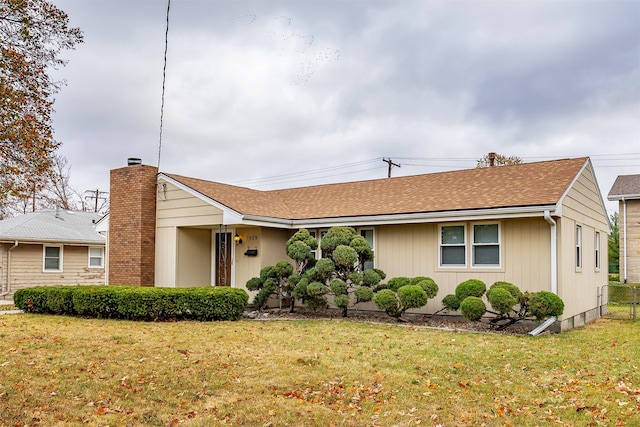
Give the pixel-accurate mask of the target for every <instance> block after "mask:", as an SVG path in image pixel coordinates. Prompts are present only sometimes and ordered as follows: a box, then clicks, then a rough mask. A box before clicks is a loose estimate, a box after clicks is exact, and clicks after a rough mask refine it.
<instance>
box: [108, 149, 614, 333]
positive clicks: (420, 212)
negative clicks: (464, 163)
mask: <svg viewBox="0 0 640 427" xmlns="http://www.w3.org/2000/svg"><path fill="white" fill-rule="evenodd" d="M110 194H111V209H110V218H109V260H110V261H109V270H110V272H109V283H110V284H134V285H142V286H154V285H155V286H165V287H188V286H211V285H226V286H233V287H239V288H245V284H246V282H247V281H248V280H249V279H250V278H251V277H254V276H257V275H258V274H259V272H260V269H261V268H262V267H265V266H267V265H273V264H274V263H276V262H277V261H279V260H282V259H287V256H286V253H285V242H286V241H287V239H288V238H289V237H290V236H291V235H292V234H293V233H295V231H297V230H298V229H301V228H306V229H308V230H310V231H311V232H312V233H313V234H314V235H315V236H316V237H317V238H319V239H321V238H322V235H323V232H324V231H325V230H327V229H329V228H330V227H333V226H337V225H347V226H352V227H354V228H356V230H358V232H359V233H360V234H361V235H362V236H364V237H365V238H366V239H367V240H368V241H369V243H370V244H371V246H372V248H373V250H374V253H375V260H374V266H375V267H376V268H380V269H382V270H383V271H385V272H386V274H387V279H389V278H392V277H396V276H409V277H413V276H429V277H432V278H433V279H434V280H435V281H436V282H437V284H438V286H439V288H440V291H439V293H438V296H437V297H436V298H434V299H433V300H432V301H430V302H429V304H428V305H427V307H426V308H425V309H424V311H426V312H434V311H436V310H438V309H439V308H441V307H442V305H441V300H442V298H443V297H444V296H445V295H447V294H450V293H454V291H455V288H456V286H457V285H458V284H459V283H460V282H462V281H464V280H467V279H470V278H476V279H480V280H483V281H484V282H485V283H487V285H491V284H492V283H494V282H496V281H507V282H511V283H514V284H515V285H517V286H519V287H520V288H521V289H523V290H529V291H538V290H547V291H551V292H556V293H558V295H559V296H560V297H561V298H562V299H563V300H564V302H565V311H564V315H563V316H562V317H561V319H560V324H561V328H562V329H568V328H572V327H574V326H578V325H582V324H584V323H586V322H588V321H591V320H593V319H595V318H596V317H597V314H598V294H599V287H601V286H603V285H605V284H606V283H607V249H606V248H607V235H608V230H609V221H608V217H607V214H606V210H605V207H604V202H603V199H602V195H601V193H600V189H599V187H598V184H597V182H596V178H595V174H594V170H593V166H592V164H591V161H590V160H589V158H586V157H584V158H576V159H562V160H555V161H546V162H538V163H526V164H519V165H513V166H500V167H488V168H482V169H469V170H461V171H452V172H442V173H433V174H426V175H416V176H407V177H398V178H387V179H378V180H370V181H359V182H348V183H342V184H330V185H318V186H311V187H301V188H291V189H284V190H272V191H258V190H252V189H249V188H243V187H236V186H231V185H227V184H221V183H217V182H210V181H204V180H200V179H195V178H188V177H184V176H179V175H174V174H169V173H159V174H158V173H157V169H156V168H155V167H152V166H147V165H141V164H134V165H131V166H128V167H124V168H120V169H115V170H112V171H111V193H110ZM316 255H317V257H318V258H319V257H321V255H322V254H321V251H320V249H318V251H317V254H316ZM245 289H246V288H245ZM369 308H371V309H375V306H373V305H372V304H370V306H369Z"/></svg>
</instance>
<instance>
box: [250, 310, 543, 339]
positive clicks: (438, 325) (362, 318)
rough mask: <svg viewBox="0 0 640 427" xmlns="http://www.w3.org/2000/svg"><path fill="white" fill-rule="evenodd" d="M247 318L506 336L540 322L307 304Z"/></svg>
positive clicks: (269, 311) (521, 331)
mask: <svg viewBox="0 0 640 427" xmlns="http://www.w3.org/2000/svg"><path fill="white" fill-rule="evenodd" d="M245 317H247V318H250V319H255V320H262V321H263V320H309V319H315V320H335V321H351V322H369V323H378V324H393V325H399V326H407V327H415V328H435V329H443V330H450V331H461V332H481V333H492V334H506V335H524V334H527V333H529V332H530V331H531V330H533V329H534V328H535V327H536V326H537V324H536V323H535V322H532V321H525V322H519V323H516V324H514V325H511V326H509V327H508V328H506V329H505V330H503V331H498V330H496V328H495V326H493V325H491V324H490V323H489V322H488V321H482V322H469V321H467V320H465V319H464V318H463V317H461V316H438V315H436V316H433V317H430V316H429V315H422V314H405V316H404V317H403V319H402V321H398V320H396V319H394V318H392V317H390V316H387V315H386V314H385V313H381V312H374V311H362V310H359V311H358V310H355V309H351V310H349V313H348V316H347V317H346V318H345V317H342V313H341V312H339V311H338V310H331V309H326V310H318V311H311V310H308V309H306V308H304V307H296V309H295V312H293V313H290V312H289V309H288V308H286V309H277V308H276V309H266V310H262V311H251V312H247V313H245Z"/></svg>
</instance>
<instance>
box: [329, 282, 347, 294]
mask: <svg viewBox="0 0 640 427" xmlns="http://www.w3.org/2000/svg"><path fill="white" fill-rule="evenodd" d="M329 288H330V289H331V293H332V294H333V295H336V296H337V295H347V284H346V283H345V282H344V281H343V280H340V279H333V280H332V281H331V283H330V284H329Z"/></svg>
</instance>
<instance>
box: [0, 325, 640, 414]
mask: <svg viewBox="0 0 640 427" xmlns="http://www.w3.org/2000/svg"><path fill="white" fill-rule="evenodd" d="M639 361H640V324H639V323H637V322H619V321H611V320H599V321H597V322H596V323H594V324H591V325H589V326H587V327H584V328H579V329H576V330H573V331H570V332H566V333H562V334H559V335H544V336H539V337H529V336H514V335H498V334H479V333H463V332H447V331H440V330H435V329H423V328H415V327H406V326H397V325H374V324H368V323H358V322H350V321H344V320H303V321H299V320H292V321H281V320H274V321H249V320H243V321H238V322H209V323H202V322H176V323H137V322H129V321H113V320H98V319H81V318H73V317H57V316H43V315H2V316H0V425H2V426H5V425H6V426H14V425H16V426H24V425H28V426H53V425H57V426H76V425H77V426H81V425H82V426H107V425H109V426H126V425H129V426H172V425H181V426H202V427H204V426H218V425H245V426H273V427H276V426H285V425H289V426H331V425H333V426H394V425H395V426H413V425H428V426H432V425H442V426H465V425H468V426H478V425H483V424H484V425H487V426H503V425H507V426H509V425H512V426H544V425H549V426H551V425H554V426H557V425H569V426H587V425H594V426H595V425H610V426H615V425H640V369H639V368H638V366H640V363H639Z"/></svg>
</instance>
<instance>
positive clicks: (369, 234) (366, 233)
mask: <svg viewBox="0 0 640 427" xmlns="http://www.w3.org/2000/svg"><path fill="white" fill-rule="evenodd" d="M360 235H361V236H362V237H364V239H365V240H366V241H367V243H369V246H370V247H371V251H372V252H374V249H373V248H374V246H373V230H372V229H362V230H360ZM363 267H364V269H365V270H366V269H368V268H373V260H371V261H365V263H364V266H363Z"/></svg>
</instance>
